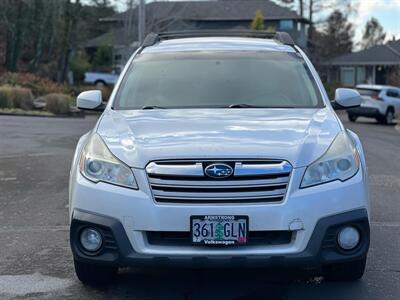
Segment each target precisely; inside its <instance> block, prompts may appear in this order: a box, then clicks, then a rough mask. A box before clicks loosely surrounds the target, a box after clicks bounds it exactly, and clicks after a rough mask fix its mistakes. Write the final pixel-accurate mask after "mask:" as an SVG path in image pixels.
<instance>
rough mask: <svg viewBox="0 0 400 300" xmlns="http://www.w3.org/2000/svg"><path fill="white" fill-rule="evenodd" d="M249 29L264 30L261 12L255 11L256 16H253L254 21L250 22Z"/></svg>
mask: <svg viewBox="0 0 400 300" xmlns="http://www.w3.org/2000/svg"><path fill="white" fill-rule="evenodd" d="M250 28H251V29H252V30H264V16H263V14H262V12H261V10H259V9H257V11H256V15H255V16H254V19H253V21H252V22H251V25H250Z"/></svg>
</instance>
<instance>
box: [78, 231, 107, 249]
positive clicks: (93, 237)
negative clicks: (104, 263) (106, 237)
mask: <svg viewBox="0 0 400 300" xmlns="http://www.w3.org/2000/svg"><path fill="white" fill-rule="evenodd" d="M80 241H81V245H82V247H83V248H84V249H85V250H87V251H91V252H94V251H97V250H99V249H100V247H101V244H102V243H103V239H102V237H101V234H100V232H98V231H97V230H96V229H93V228H85V229H83V230H82V231H81V237H80Z"/></svg>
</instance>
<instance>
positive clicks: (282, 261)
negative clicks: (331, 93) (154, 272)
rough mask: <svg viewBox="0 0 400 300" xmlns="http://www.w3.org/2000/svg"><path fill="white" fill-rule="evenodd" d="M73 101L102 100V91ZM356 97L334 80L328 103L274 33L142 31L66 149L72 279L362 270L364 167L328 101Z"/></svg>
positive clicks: (349, 276)
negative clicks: (237, 270) (135, 273)
mask: <svg viewBox="0 0 400 300" xmlns="http://www.w3.org/2000/svg"><path fill="white" fill-rule="evenodd" d="M237 35H242V37H238V36H237ZM243 36H245V37H243ZM77 101H78V106H79V107H80V108H82V109H100V108H101V106H102V102H101V92H100V91H87V92H83V93H82V94H80V95H79V96H78V100H77ZM360 101H361V100H360V95H359V93H358V92H356V91H353V90H349V89H338V90H337V91H336V96H335V100H334V101H333V102H332V103H331V102H330V101H329V99H328V97H327V95H326V92H325V90H324V88H323V86H322V84H321V81H320V79H319V77H318V75H317V73H316V71H315V69H314V68H313V66H312V64H311V63H310V61H309V60H308V58H307V57H306V55H305V54H304V53H303V52H302V50H301V49H300V48H299V47H297V46H296V45H294V43H293V41H292V39H291V38H290V36H289V35H287V34H284V33H276V34H275V35H271V34H270V33H264V32H261V33H260V32H258V33H256V32H233V31H232V32H217V31H215V32H208V31H203V32H186V33H165V34H151V35H149V36H148V37H147V38H146V40H145V42H144V43H143V45H142V46H141V47H140V48H139V49H138V50H137V51H136V53H134V54H133V56H132V58H131V59H130V60H129V62H128V63H127V65H126V67H125V69H124V71H123V73H122V74H121V76H120V79H119V80H118V82H117V84H116V86H115V88H114V91H113V93H112V95H111V97H110V100H109V102H108V104H107V106H106V107H105V110H104V112H103V114H102V115H101V117H100V118H99V120H98V122H97V124H96V126H95V127H94V128H93V129H92V130H91V131H90V132H89V133H87V134H85V135H84V136H82V138H81V139H80V140H79V142H78V145H77V148H76V152H75V156H74V159H73V163H72V169H71V176H70V189H69V199H70V205H69V208H70V222H71V226H70V243H71V249H72V252H73V256H74V262H75V270H76V274H77V276H78V278H79V279H80V280H81V281H82V282H84V283H88V284H96V283H100V282H105V281H107V280H110V279H111V278H113V277H114V275H116V273H117V271H118V268H119V267H129V266H134V267H141V266H151V265H152V266H158V267H161V266H166V267H173V266H181V265H186V266H193V267H205V266H224V267H233V266H239V267H266V268H268V267H272V266H273V267H279V266H282V267H283V266H293V267H298V268H307V269H315V271H316V272H318V273H319V274H323V275H324V276H325V277H326V278H327V279H331V280H356V279H359V278H361V277H362V275H363V273H364V269H365V263H366V257H367V252H368V248H369V235H370V233H369V201H368V184H367V169H366V165H365V158H364V153H363V149H362V146H361V143H360V140H359V138H358V137H357V135H356V134H354V133H353V132H351V131H349V130H346V129H345V128H344V127H343V125H342V123H341V121H340V120H339V118H338V117H337V115H336V114H335V112H334V110H333V108H332V107H333V106H336V107H339V108H349V107H356V106H358V105H359V104H360ZM103 109H104V108H103Z"/></svg>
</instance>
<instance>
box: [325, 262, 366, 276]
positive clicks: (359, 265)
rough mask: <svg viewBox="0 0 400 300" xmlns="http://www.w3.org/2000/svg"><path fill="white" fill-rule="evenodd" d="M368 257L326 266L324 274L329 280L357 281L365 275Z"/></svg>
mask: <svg viewBox="0 0 400 300" xmlns="http://www.w3.org/2000/svg"><path fill="white" fill-rule="evenodd" d="M366 262H367V259H366V258H364V259H361V260H357V261H352V262H348V263H342V264H336V265H330V266H326V267H324V270H323V276H324V278H325V279H326V280H328V281H356V280H359V279H361V277H362V276H363V275H364V271H365V264H366Z"/></svg>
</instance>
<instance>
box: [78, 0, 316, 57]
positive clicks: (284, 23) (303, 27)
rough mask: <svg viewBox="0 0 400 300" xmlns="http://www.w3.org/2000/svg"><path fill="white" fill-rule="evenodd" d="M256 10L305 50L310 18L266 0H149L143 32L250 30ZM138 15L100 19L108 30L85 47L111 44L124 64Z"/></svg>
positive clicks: (135, 11) (132, 12) (133, 43)
mask: <svg viewBox="0 0 400 300" xmlns="http://www.w3.org/2000/svg"><path fill="white" fill-rule="evenodd" d="M258 9H259V10H261V12H262V14H263V16H264V26H265V28H266V29H268V30H271V31H286V32H288V33H289V34H290V35H291V36H292V38H293V39H294V40H295V42H296V43H297V44H298V45H299V46H300V47H302V48H304V49H306V47H307V42H308V40H307V32H308V26H309V21H308V20H307V19H305V18H303V17H301V16H300V15H298V14H297V13H296V12H294V11H292V10H290V9H288V8H285V7H282V6H279V5H277V4H276V3H274V2H272V1H269V0H219V1H210V0H209V1H156V2H150V3H148V4H146V32H147V33H149V32H162V31H180V30H202V29H221V30H230V29H239V30H240V29H249V27H250V23H251V21H252V20H253V18H254V16H255V14H256V11H257V10H258ZM137 15H138V9H137V8H133V9H131V10H127V11H125V12H123V13H119V14H116V15H114V16H111V17H107V18H103V19H101V20H100V22H103V23H107V24H109V26H110V27H111V30H110V32H108V33H106V34H104V35H102V36H100V37H97V38H95V39H93V40H90V41H88V42H87V43H86V45H85V47H86V48H87V49H89V51H93V49H95V48H96V47H100V46H104V45H110V46H113V47H114V53H115V54H114V62H115V64H118V63H121V64H123V63H124V62H125V61H126V59H127V55H128V54H130V53H131V52H132V51H133V49H134V48H136V47H137V46H138V43H137V32H138V30H137ZM127 47H128V48H129V49H128V50H126V49H127Z"/></svg>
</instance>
